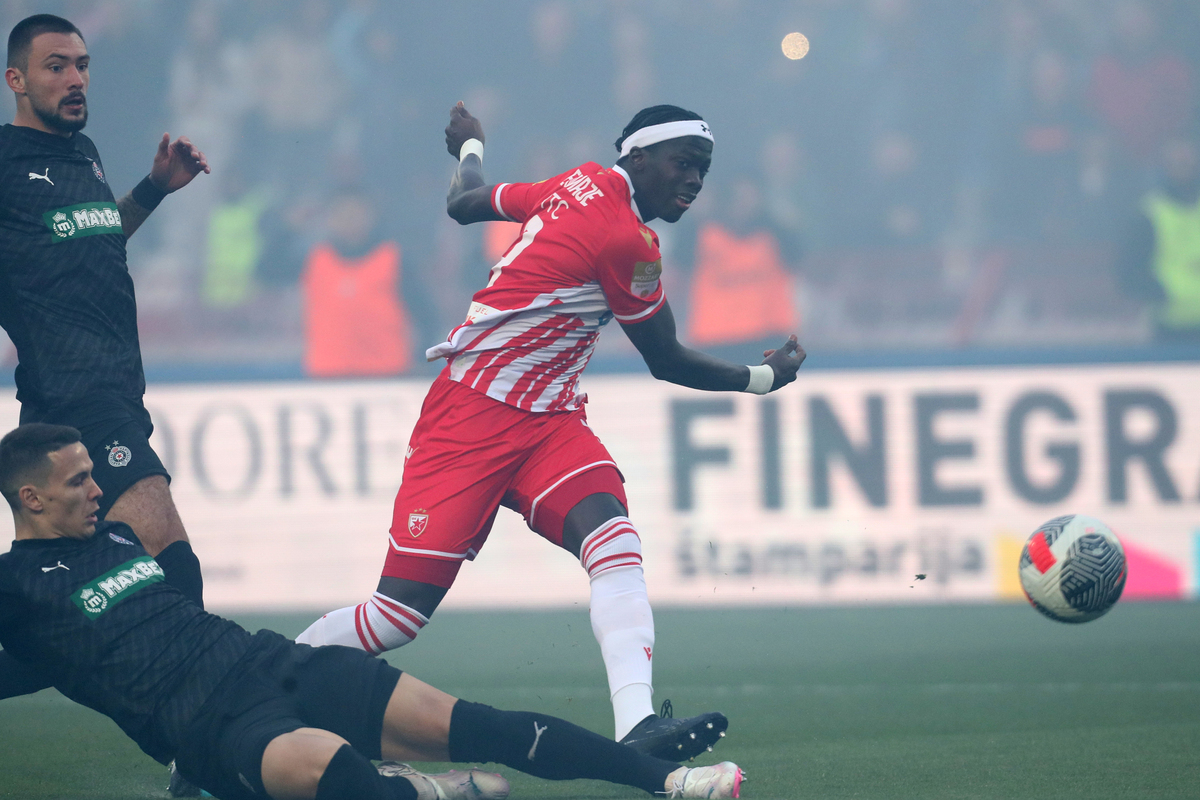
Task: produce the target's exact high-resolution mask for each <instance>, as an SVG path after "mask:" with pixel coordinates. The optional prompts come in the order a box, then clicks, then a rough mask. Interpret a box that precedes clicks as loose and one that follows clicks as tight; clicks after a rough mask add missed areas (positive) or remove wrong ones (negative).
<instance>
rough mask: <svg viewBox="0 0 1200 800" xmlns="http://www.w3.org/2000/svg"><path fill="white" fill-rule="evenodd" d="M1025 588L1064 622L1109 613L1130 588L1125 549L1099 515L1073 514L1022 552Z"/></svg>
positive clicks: (1049, 527) (1037, 534)
mask: <svg viewBox="0 0 1200 800" xmlns="http://www.w3.org/2000/svg"><path fill="white" fill-rule="evenodd" d="M1019 569H1020V575H1021V588H1022V589H1024V590H1025V596H1026V597H1027V598H1029V602H1030V603H1032V604H1033V607H1034V608H1036V609H1037V610H1038V611H1040V612H1042V613H1043V614H1045V615H1046V616H1047V617H1049V618H1050V619H1055V620H1058V621H1059V622H1087V621H1088V620H1093V619H1096V618H1097V617H1100V616H1103V615H1104V614H1105V613H1107V612H1108V610H1109V609H1110V608H1112V607H1113V604H1114V603H1116V602H1117V600H1118V598H1120V597H1121V590H1122V589H1124V588H1125V575H1126V568H1125V549H1124V548H1123V547H1121V542H1120V540H1119V539H1117V537H1116V535H1115V534H1114V533H1113V532H1112V531H1111V530H1109V528H1108V526H1107V525H1105V524H1104V523H1103V522H1101V521H1100V520H1098V519H1095V518H1094V517H1085V516H1083V515H1081V514H1069V515H1067V516H1065V517H1055V518H1054V519H1052V520H1050V521H1049V522H1047V523H1046V524H1045V525H1042V526H1041V527H1040V528H1038V529H1037V530H1036V531H1034V534H1033V535H1032V536H1030V537H1029V541H1027V542H1025V547H1024V548H1022V549H1021V565H1020V568H1019Z"/></svg>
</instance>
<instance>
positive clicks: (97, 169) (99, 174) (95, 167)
mask: <svg viewBox="0 0 1200 800" xmlns="http://www.w3.org/2000/svg"><path fill="white" fill-rule="evenodd" d="M92 172H93V173H95V175H96V178H97V179H98V180H100V181H101V182H103V181H104V173H103V172H101V171H100V165H99V164H97V163H96V162H95V161H93V162H92Z"/></svg>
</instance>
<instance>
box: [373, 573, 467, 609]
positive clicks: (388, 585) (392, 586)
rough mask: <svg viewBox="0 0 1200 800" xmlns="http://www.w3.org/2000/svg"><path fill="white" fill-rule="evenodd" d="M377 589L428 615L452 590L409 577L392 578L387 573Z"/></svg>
mask: <svg viewBox="0 0 1200 800" xmlns="http://www.w3.org/2000/svg"><path fill="white" fill-rule="evenodd" d="M375 591H377V592H379V593H380V594H382V595H384V596H386V597H390V598H391V599H393V600H395V601H396V602H397V603H403V604H404V605H406V606H408V607H409V608H412V609H415V610H417V611H419V612H420V613H421V614H424V615H425V616H426V617H431V616H433V612H434V611H436V610H437V607H438V605H439V604H441V602H442V598H443V597H445V596H446V592H448V591H450V590H449V589H445V588H443V587H441V586H437V585H435V584H432V583H421V582H420V581H411V580H408V579H407V578H392V577H389V576H387V575H385V576H383V577H382V578H380V579H379V586H378V587H376V589H375Z"/></svg>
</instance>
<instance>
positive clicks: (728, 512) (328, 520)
mask: <svg viewBox="0 0 1200 800" xmlns="http://www.w3.org/2000/svg"><path fill="white" fill-rule="evenodd" d="M427 386H428V384H427V382H423V381H403V380H397V381H363V382H323V383H322V382H295V383H262V384H250V383H244V384H197V385H158V386H152V387H151V388H150V390H149V391H148V392H147V395H146V403H147V406H148V407H149V409H150V411H151V413H152V415H153V417H154V420H155V424H156V429H155V433H154V436H153V438H152V443H153V444H154V446H155V448H156V450H157V451H158V452H159V453H160V455H161V456H162V458H163V460H164V462H165V463H166V464H167V466H168V468H169V469H170V470H171V472H172V475H173V483H172V491H173V493H174V495H175V498H176V501H177V504H178V506H179V509H180V512H181V514H182V516H183V519H184V522H185V525H186V527H187V529H188V531H189V534H190V536H191V538H192V540H193V543H194V546H195V549H196V552H197V554H198V555H199V557H200V559H201V562H202V564H203V566H204V571H205V592H206V598H207V602H208V604H209V605H210V606H211V607H212V608H214V609H228V608H263V609H266V608H277V609H282V608H310V609H312V608H333V607H337V606H342V605H347V604H351V603H356V602H361V601H363V600H364V599H366V598H367V597H368V596H369V595H370V593H371V591H373V589H374V587H375V584H376V581H377V580H378V576H379V570H380V567H381V565H382V563H383V558H384V555H385V552H386V548H387V547H388V546H389V545H388V529H389V527H390V525H391V518H392V501H393V498H394V495H395V490H396V487H397V486H398V485H399V482H400V479H401V475H402V471H403V463H404V455H405V451H406V447H407V440H408V436H409V433H410V432H411V429H412V427H413V425H414V423H415V422H416V419H417V415H418V413H419V410H420V405H421V402H422V400H423V398H424V395H425V391H426V389H427ZM584 388H586V390H587V391H588V392H589V395H590V402H589V403H588V406H587V410H588V417H589V422H590V425H591V427H592V428H593V429H594V430H595V431H596V432H597V434H598V435H599V436H600V437H601V439H602V440H603V441H604V443H605V444H606V445H607V447H608V448H609V450H610V451H611V452H612V454H613V456H614V457H615V458H616V460H617V463H618V464H619V465H620V467H621V470H622V473H623V475H624V477H625V480H626V491H627V492H628V496H629V504H630V516H631V517H632V519H633V521H634V523H635V525H636V526H637V527H638V530H639V532H640V533H641V536H642V541H643V550H644V557H645V568H646V575H647V580H648V583H649V586H650V592H651V597H652V599H653V600H654V601H655V602H656V603H658V604H662V605H671V604H675V605H695V604H700V605H728V604H736V605H743V604H775V605H778V604H813V603H894V602H942V601H990V600H995V599H1013V598H1018V597H1020V587H1019V585H1018V583H1017V579H1016V560H1017V557H1018V554H1019V552H1020V548H1021V544H1022V542H1023V541H1024V539H1025V537H1026V536H1028V534H1029V533H1030V532H1032V531H1033V530H1034V529H1036V527H1037V526H1038V525H1039V524H1040V523H1042V522H1044V521H1045V520H1047V519H1050V518H1052V517H1055V516H1058V515H1061V514H1065V513H1072V512H1078V513H1086V514H1089V515H1092V516H1096V517H1099V518H1101V519H1103V520H1105V521H1106V522H1107V523H1108V524H1109V525H1110V526H1111V527H1112V528H1113V529H1114V530H1115V531H1116V532H1117V533H1118V535H1119V536H1120V537H1121V538H1122V541H1123V542H1124V543H1125V546H1126V549H1127V553H1128V555H1129V560H1130V573H1129V583H1128V586H1127V590H1126V597H1127V598H1138V597H1141V598H1183V597H1191V596H1194V595H1195V594H1196V583H1197V563H1196V562H1197V541H1198V537H1200V367H1198V366H1192V365H1120V366H1054V367H1020V368H1014V367H1004V368H958V369H937V370H913V371H899V370H897V371H845V372H832V371H831V372H813V373H810V374H803V375H802V377H801V379H800V380H799V381H798V382H797V383H796V384H794V385H792V386H790V387H788V388H786V389H785V390H783V391H781V392H778V393H775V394H772V395H769V396H766V397H757V396H751V395H744V394H709V393H703V392H696V391H690V390H687V389H682V388H679V387H675V386H670V385H667V384H664V383H660V382H657V381H654V380H652V379H651V378H649V377H642V376H598V377H593V378H585V379H584ZM16 420H17V405H16V403H15V401H11V400H7V401H4V402H3V403H0V423H3V424H4V425H5V429H6V430H7V429H8V428H9V427H11V426H13V425H15V424H16ZM0 526H2V527H0V534H2V535H5V536H9V535H11V522H10V521H9V520H8V519H7V518H6V519H4V520H3V521H2V522H0ZM397 535H399V536H409V535H411V534H410V532H409V531H408V530H401V531H399V533H398V534H397ZM587 598H588V584H587V579H586V576H585V575H584V573H583V571H582V569H581V568H580V566H579V565H578V563H577V562H576V561H575V559H574V558H572V557H571V556H570V555H569V554H567V553H565V552H564V551H561V550H559V549H557V548H555V547H553V546H551V545H548V544H547V543H546V542H544V541H543V540H541V539H540V538H539V537H538V536H537V535H536V534H534V533H532V532H531V531H529V530H528V529H527V528H526V527H525V525H524V522H523V520H522V519H521V518H520V517H519V516H518V515H516V514H514V513H513V512H510V511H508V510H507V509H501V511H500V514H499V516H498V517H497V520H496V525H495V527H494V529H493V532H492V535H491V537H490V539H489V541H488V542H487V544H486V546H485V547H484V548H483V549H482V551H481V552H480V553H479V556H478V558H477V559H476V560H475V561H474V562H473V563H469V564H466V565H465V566H464V567H463V570H462V572H461V573H460V576H459V581H458V583H457V584H456V585H455V587H454V588H453V589H452V590H451V592H450V594H449V595H448V596H447V598H446V601H445V604H444V606H443V607H447V608H449V607H495V606H513V607H539V606H541V607H549V606H570V605H572V604H586V603H587Z"/></svg>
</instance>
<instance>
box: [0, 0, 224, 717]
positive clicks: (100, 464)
mask: <svg viewBox="0 0 1200 800" xmlns="http://www.w3.org/2000/svg"><path fill="white" fill-rule="evenodd" d="M90 66H91V58H90V56H89V55H88V50H87V44H86V43H85V42H84V40H83V36H82V35H81V34H80V32H79V29H78V28H76V27H75V26H74V25H73V24H71V23H70V22H69V21H67V20H65V19H63V18H61V17H56V16H52V15H50V14H37V15H35V16H32V17H28V18H26V19H24V20H22V21H21V22H19V23H17V25H16V26H15V27H14V28H13V29H12V32H11V33H10V34H9V37H8V65H7V69H6V70H5V73H4V78H5V81H6V82H7V84H8V88H9V89H11V90H12V92H13V94H14V95H15V98H16V105H17V112H16V116H15V117H14V118H13V123H12V124H11V125H5V126H3V127H2V128H0V326H3V327H4V329H5V331H7V332H8V335H9V337H10V338H11V339H12V341H13V343H14V344H15V345H16V347H17V357H18V361H19V363H18V365H17V372H16V379H17V399H18V400H19V401H20V402H21V421H22V422H35V421H36V422H54V423H61V424H66V425H71V426H72V427H74V428H77V429H79V430H80V431H82V434H83V443H84V446H85V447H86V448H87V451H88V453H89V454H90V455H91V458H92V460H93V461H94V462H95V463H96V465H97V466H96V470H95V478H96V482H97V483H98V484H99V485H100V487H101V488H102V489H103V490H104V494H103V497H102V499H101V500H100V506H99V509H98V511H97V513H98V515H99V517H100V518H101V519H109V520H120V521H122V522H126V523H128V524H129V525H130V526H131V527H132V528H133V529H134V530H136V531H137V532H138V536H140V537H141V540H142V542H143V543H144V544H145V546H146V549H147V550H148V551H149V552H150V553H151V555H153V556H154V557H155V558H156V559H158V562H159V563H160V564H162V566H163V568H164V569H165V570H167V572H169V573H171V574H172V576H173V579H174V580H176V582H177V585H178V586H179V588H180V590H181V591H183V592H184V593H185V594H186V595H187V596H188V597H189V598H191V599H192V600H193V601H194V602H196V603H197V604H199V603H201V602H202V600H201V595H202V586H203V584H202V579H201V575H200V562H199V561H197V560H196V556H195V554H193V553H192V549H191V545H190V544H189V543H188V538H187V534H186V533H185V532H184V528H183V523H182V522H181V521H180V519H179V513H178V512H177V511H176V510H175V504H174V502H173V501H172V499H171V492H170V489H169V488H168V486H167V481H168V479H169V476H168V475H167V471H166V469H165V468H164V467H163V464H162V461H160V460H159V458H158V456H157V455H156V454H155V452H154V450H153V449H152V448H151V447H150V444H149V442H148V438H149V436H150V433H151V431H152V430H153V425H152V424H151V422H150V415H149V414H148V413H147V412H146V408H145V406H143V405H142V394H143V393H144V392H145V390H146V379H145V376H144V374H143V372H142V356H141V349H140V346H139V343H138V329H137V306H136V303H135V301H134V294H133V282H132V281H131V280H130V277H129V269H128V267H127V266H126V263H125V241H126V239H128V238H129V237H130V236H132V235H133V233H134V231H136V230H137V229H138V227H139V226H140V225H141V224H142V223H143V222H144V221H145V220H146V218H147V217H148V216H149V215H150V212H151V211H152V210H153V209H154V208H155V207H156V206H157V205H158V204H159V202H161V201H162V199H163V198H164V197H165V196H166V195H167V194H169V193H170V192H173V191H175V190H176V189H179V188H182V187H183V186H186V185H187V184H188V183H189V182H191V180H192V179H193V178H194V177H195V176H196V175H198V174H200V173H201V172H208V171H209V168H208V164H207V163H206V161H205V159H204V155H203V154H202V153H201V152H200V151H199V150H197V149H196V148H195V147H194V146H193V145H192V144H191V143H190V142H189V141H188V140H187V139H186V138H182V137H181V138H179V139H176V140H175V141H174V142H172V141H171V140H170V137H169V136H168V135H166V134H163V137H162V140H161V141H159V143H158V151H157V152H156V153H155V154H154V159H153V162H152V165H151V168H150V174H149V175H147V176H146V178H145V179H144V180H143V181H142V182H141V183H139V184H138V185H137V186H136V187H134V189H133V191H131V192H129V193H128V194H126V195H125V196H124V197H122V198H121V199H120V200H117V199H115V198H114V196H113V193H112V190H111V189H110V188H109V185H108V181H107V179H106V177H105V174H104V168H103V165H102V164H101V161H100V154H99V153H98V152H97V150H96V146H95V145H94V144H92V140H91V139H89V138H88V137H87V136H85V135H84V134H83V133H82V132H81V131H82V130H83V128H84V126H85V125H86V124H87V120H88V103H87V92H88V85H89V84H90V81H91V78H90ZM46 685H48V684H47V683H46V681H45V676H44V675H40V674H36V673H31V672H29V671H28V670H26V669H23V668H22V665H21V664H20V663H18V662H16V661H15V660H13V659H12V658H11V657H10V656H9V654H8V653H7V652H0V698H4V697H11V696H13V695H18V694H25V693H28V692H33V691H37V690H38V689H41V688H43V687H44V686H46Z"/></svg>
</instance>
